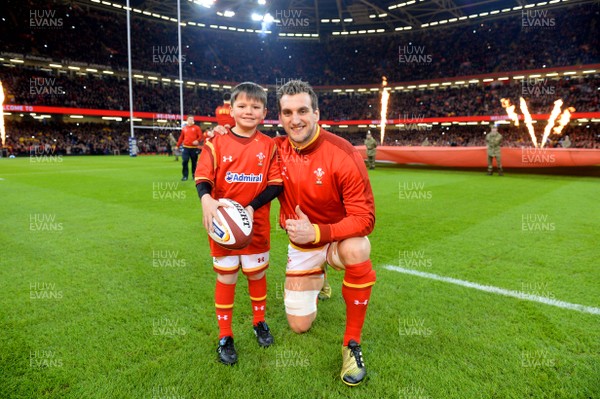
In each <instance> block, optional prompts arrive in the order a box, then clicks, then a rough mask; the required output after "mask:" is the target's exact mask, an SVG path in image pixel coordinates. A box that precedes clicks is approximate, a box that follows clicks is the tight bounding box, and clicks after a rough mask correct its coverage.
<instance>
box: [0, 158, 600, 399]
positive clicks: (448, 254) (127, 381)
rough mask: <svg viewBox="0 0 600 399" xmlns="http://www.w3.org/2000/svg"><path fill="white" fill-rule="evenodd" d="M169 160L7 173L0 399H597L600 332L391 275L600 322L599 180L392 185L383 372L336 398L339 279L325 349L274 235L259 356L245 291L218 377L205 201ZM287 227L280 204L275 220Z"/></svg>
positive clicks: (408, 173) (383, 196)
mask: <svg viewBox="0 0 600 399" xmlns="http://www.w3.org/2000/svg"><path fill="white" fill-rule="evenodd" d="M179 173H180V172H179V164H178V163H175V162H173V160H172V158H166V157H139V158H136V159H130V158H128V157H66V158H60V159H57V158H54V159H45V160H44V159H41V160H40V159H38V160H37V161H36V160H31V159H29V158H22V159H12V160H9V159H0V178H1V179H3V180H0V193H1V197H0V198H2V207H1V208H0V212H1V215H2V217H1V220H2V229H1V231H0V240H1V244H0V247H1V248H2V251H1V255H0V262H1V267H0V292H1V294H0V300H1V309H2V312H0V348H1V349H0V369H1V370H2V372H1V374H0V397H1V398H156V399H158V398H165V399H166V398H169V399H175V398H187V399H191V398H218V397H237V398H245V397H256V396H265V397H276V398H280V397H281V398H338V397H365V396H367V395H368V396H370V397H372V398H404V399H409V398H410V399H415V398H598V397H600V383H599V380H598V376H599V375H600V355H599V353H600V316H599V315H594V314H587V313H581V312H577V311H573V310H566V309H560V308H556V307H552V306H549V305H545V304H540V303H536V302H530V301H525V300H519V299H515V298H509V297H504V296H500V295H496V294H492V293H487V292H481V291H476V290H473V289H470V288H465V287H461V286H456V285H452V284H449V283H445V282H439V281H433V280H429V279H424V278H422V277H417V276H412V275H406V274H400V273H397V272H395V271H393V270H388V269H386V268H385V267H384V266H386V265H394V266H401V267H404V268H409V269H416V270H419V271H424V272H429V273H435V274H438V275H442V276H448V277H454V278H457V279H462V280H468V281H471V282H476V283H479V284H486V285H492V286H497V287H501V288H504V289H509V290H514V291H522V292H524V293H529V294H533V295H539V296H546V297H549V298H554V299H558V300H562V301H566V302H572V303H576V304H582V305H586V306H593V307H599V306H600V300H599V298H600V295H599V294H600V274H599V273H598V268H597V265H598V260H597V259H598V255H600V253H599V252H598V246H597V238H598V234H597V229H598V226H599V225H600V212H599V210H600V209H599V207H598V205H597V195H598V193H599V190H598V187H599V185H598V179H597V178H593V177H573V176H556V175H532V174H526V173H519V174H511V173H510V171H507V175H506V176H504V177H502V178H500V177H497V176H493V177H489V176H485V175H484V174H483V173H482V172H479V171H477V172H475V171H463V170H461V171H454V170H448V169H443V170H434V169H418V168H396V167H380V168H378V169H377V170H375V171H370V176H371V181H372V185H373V190H374V193H375V198H376V206H377V224H376V229H375V231H374V232H373V234H372V235H371V236H370V239H371V243H372V247H373V251H372V260H373V264H374V266H375V268H376V270H377V273H378V282H377V284H376V285H375V287H374V290H373V296H372V299H371V303H370V306H369V312H368V315H367V322H366V325H365V328H364V332H363V341H362V346H363V352H364V355H365V360H366V364H367V367H368V371H369V377H368V380H367V381H366V382H365V384H363V385H362V386H360V387H357V388H349V387H346V386H344V385H343V384H342V383H341V381H340V379H339V369H340V363H341V355H340V348H341V338H342V332H343V326H344V318H345V316H344V303H343V300H342V298H341V278H342V274H341V273H331V275H330V280H331V283H332V286H333V292H334V295H333V298H332V299H331V300H329V301H326V302H322V303H320V305H319V316H318V317H317V321H316V322H315V324H314V326H313V328H312V330H311V331H310V332H309V333H307V334H303V335H296V334H294V333H292V332H290V330H289V328H288V327H287V323H286V320H285V312H284V308H283V280H284V267H285V262H286V254H285V251H286V243H287V241H286V236H285V234H284V232H283V231H281V230H280V229H279V228H276V227H273V229H272V250H271V267H270V269H269V272H268V287H269V299H268V310H267V321H268V322H269V325H270V326H271V329H272V330H273V332H274V336H275V339H276V343H275V345H274V346H273V347H271V348H268V349H261V348H259V347H258V345H257V344H256V341H255V338H254V335H253V332H252V329H251V311H250V303H249V299H248V295H247V284H246V281H245V279H244V278H243V277H241V276H240V279H239V283H238V288H237V296H236V307H235V310H234V321H233V327H234V331H235V334H236V347H237V349H238V354H239V358H240V360H239V363H238V364H237V365H235V366H233V367H226V366H223V365H221V364H219V363H217V361H216V353H215V347H216V341H217V340H216V337H217V325H216V324H217V323H216V320H215V316H214V308H213V302H214V301H213V297H212V295H213V287H214V281H215V275H214V272H213V271H212V269H211V258H210V255H209V252H208V246H207V242H206V235H205V233H204V232H203V230H202V227H201V207H200V203H199V201H198V199H197V196H196V193H195V188H194V185H193V182H191V181H188V182H180V181H179V179H178V176H179ZM277 210H278V205H277V202H276V201H275V202H274V203H273V209H272V211H271V214H272V220H275V214H276V212H277Z"/></svg>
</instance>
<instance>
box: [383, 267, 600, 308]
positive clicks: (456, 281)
mask: <svg viewBox="0 0 600 399" xmlns="http://www.w3.org/2000/svg"><path fill="white" fill-rule="evenodd" d="M384 268H385V269H388V270H393V271H395V272H398V273H404V274H412V275H413V276H418V277H424V278H428V279H431V280H437V281H443V282H445V283H451V284H456V285H461V286H463V287H468V288H474V289H476V290H479V291H485V292H491V293H494V294H499V295H504V296H510V297H513V298H518V299H524V300H526V301H532V302H539V303H543V304H546V305H550V306H556V307H558V308H563V309H569V310H576V311H578V312H583V313H590V314H596V315H600V308H595V307H593V306H585V305H579V304H577V303H570V302H564V301H558V300H556V299H551V298H547V297H544V296H538V295H531V294H526V293H524V292H520V291H512V290H506V289H504V288H498V287H494V286H491V285H482V284H477V283H472V282H470V281H465V280H459V279H456V278H452V277H444V276H439V275H437V274H433V273H426V272H421V271H418V270H412V269H405V268H403V267H398V266H390V265H387V266H384Z"/></svg>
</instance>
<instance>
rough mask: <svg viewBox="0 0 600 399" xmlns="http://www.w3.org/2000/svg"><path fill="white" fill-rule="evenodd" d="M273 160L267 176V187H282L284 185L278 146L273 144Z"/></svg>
mask: <svg viewBox="0 0 600 399" xmlns="http://www.w3.org/2000/svg"><path fill="white" fill-rule="evenodd" d="M270 156H271V159H270V162H269V172H268V176H267V185H269V186H280V185H282V184H283V179H282V178H281V168H280V165H279V157H278V156H277V146H276V145H275V143H274V142H273V143H272V145H271V155H270Z"/></svg>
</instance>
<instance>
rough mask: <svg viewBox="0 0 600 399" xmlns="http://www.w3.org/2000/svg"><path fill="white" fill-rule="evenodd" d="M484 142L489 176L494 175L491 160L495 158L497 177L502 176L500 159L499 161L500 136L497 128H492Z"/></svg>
mask: <svg viewBox="0 0 600 399" xmlns="http://www.w3.org/2000/svg"><path fill="white" fill-rule="evenodd" d="M485 142H486V144H487V156H488V157H487V161H488V171H487V174H488V175H489V176H491V175H493V174H494V166H493V160H494V158H496V166H497V167H498V176H503V175H504V171H503V170H502V159H501V148H500V144H501V143H502V135H501V134H500V133H498V128H497V127H496V126H492V131H491V132H489V133H488V134H487V135H486V136H485Z"/></svg>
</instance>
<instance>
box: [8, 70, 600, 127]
mask: <svg viewBox="0 0 600 399" xmlns="http://www.w3.org/2000/svg"><path fill="white" fill-rule="evenodd" d="M0 80H2V82H3V84H4V87H5V91H6V92H7V101H6V103H7V104H21V105H50V106H65V107H74V108H95V109H110V110H115V109H116V110H126V109H129V98H128V82H127V80H126V79H124V78H120V77H114V76H100V77H96V76H92V75H87V76H78V75H75V74H66V73H58V72H56V71H54V72H46V71H41V70H35V69H26V68H19V67H17V68H5V67H0ZM598 87H600V75H586V77H568V76H567V77H564V76H563V77H561V78H560V79H550V78H540V79H524V80H508V81H504V82H498V81H496V82H493V83H492V84H485V85H482V84H470V85H468V86H460V87H450V88H444V87H443V86H442V87H439V88H435V89H433V88H431V89H426V90H423V89H419V90H413V91H394V92H392V93H391V96H390V102H389V106H388V109H389V110H390V111H389V112H388V118H390V119H412V118H430V117H447V116H473V115H504V114H505V110H504V109H503V108H502V104H501V101H500V100H501V99H502V98H508V99H510V100H511V102H512V103H513V104H516V105H517V108H518V104H519V97H520V96H523V97H524V98H525V99H526V100H527V104H528V107H529V110H530V112H531V113H534V114H535V113H540V114H546V113H550V111H551V109H552V107H553V103H554V101H555V100H557V99H562V100H563V102H564V106H565V107H574V108H575V109H576V111H577V112H600V90H598ZM222 96H223V91H219V90H211V89H210V88H209V89H203V88H198V87H195V88H193V89H192V88H189V87H187V86H186V87H185V88H184V108H185V111H186V112H185V113H191V114H195V115H203V116H214V110H215V108H216V107H217V106H218V105H220V104H221V103H222ZM133 98H134V110H136V111H146V112H160V113H173V114H177V113H179V87H178V86H176V85H173V84H169V85H167V84H164V83H162V82H156V83H151V82H145V83H136V84H135V85H134V86H133ZM319 101H320V103H319V107H320V110H321V117H322V119H326V120H334V121H341V120H358V119H368V120H373V119H379V118H380V117H379V109H380V106H379V102H380V93H379V92H370V91H367V92H354V93H333V92H332V91H331V90H327V91H320V92H319ZM276 104H277V102H276V96H275V90H270V91H269V92H268V106H269V111H268V114H267V119H277V107H276Z"/></svg>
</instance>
